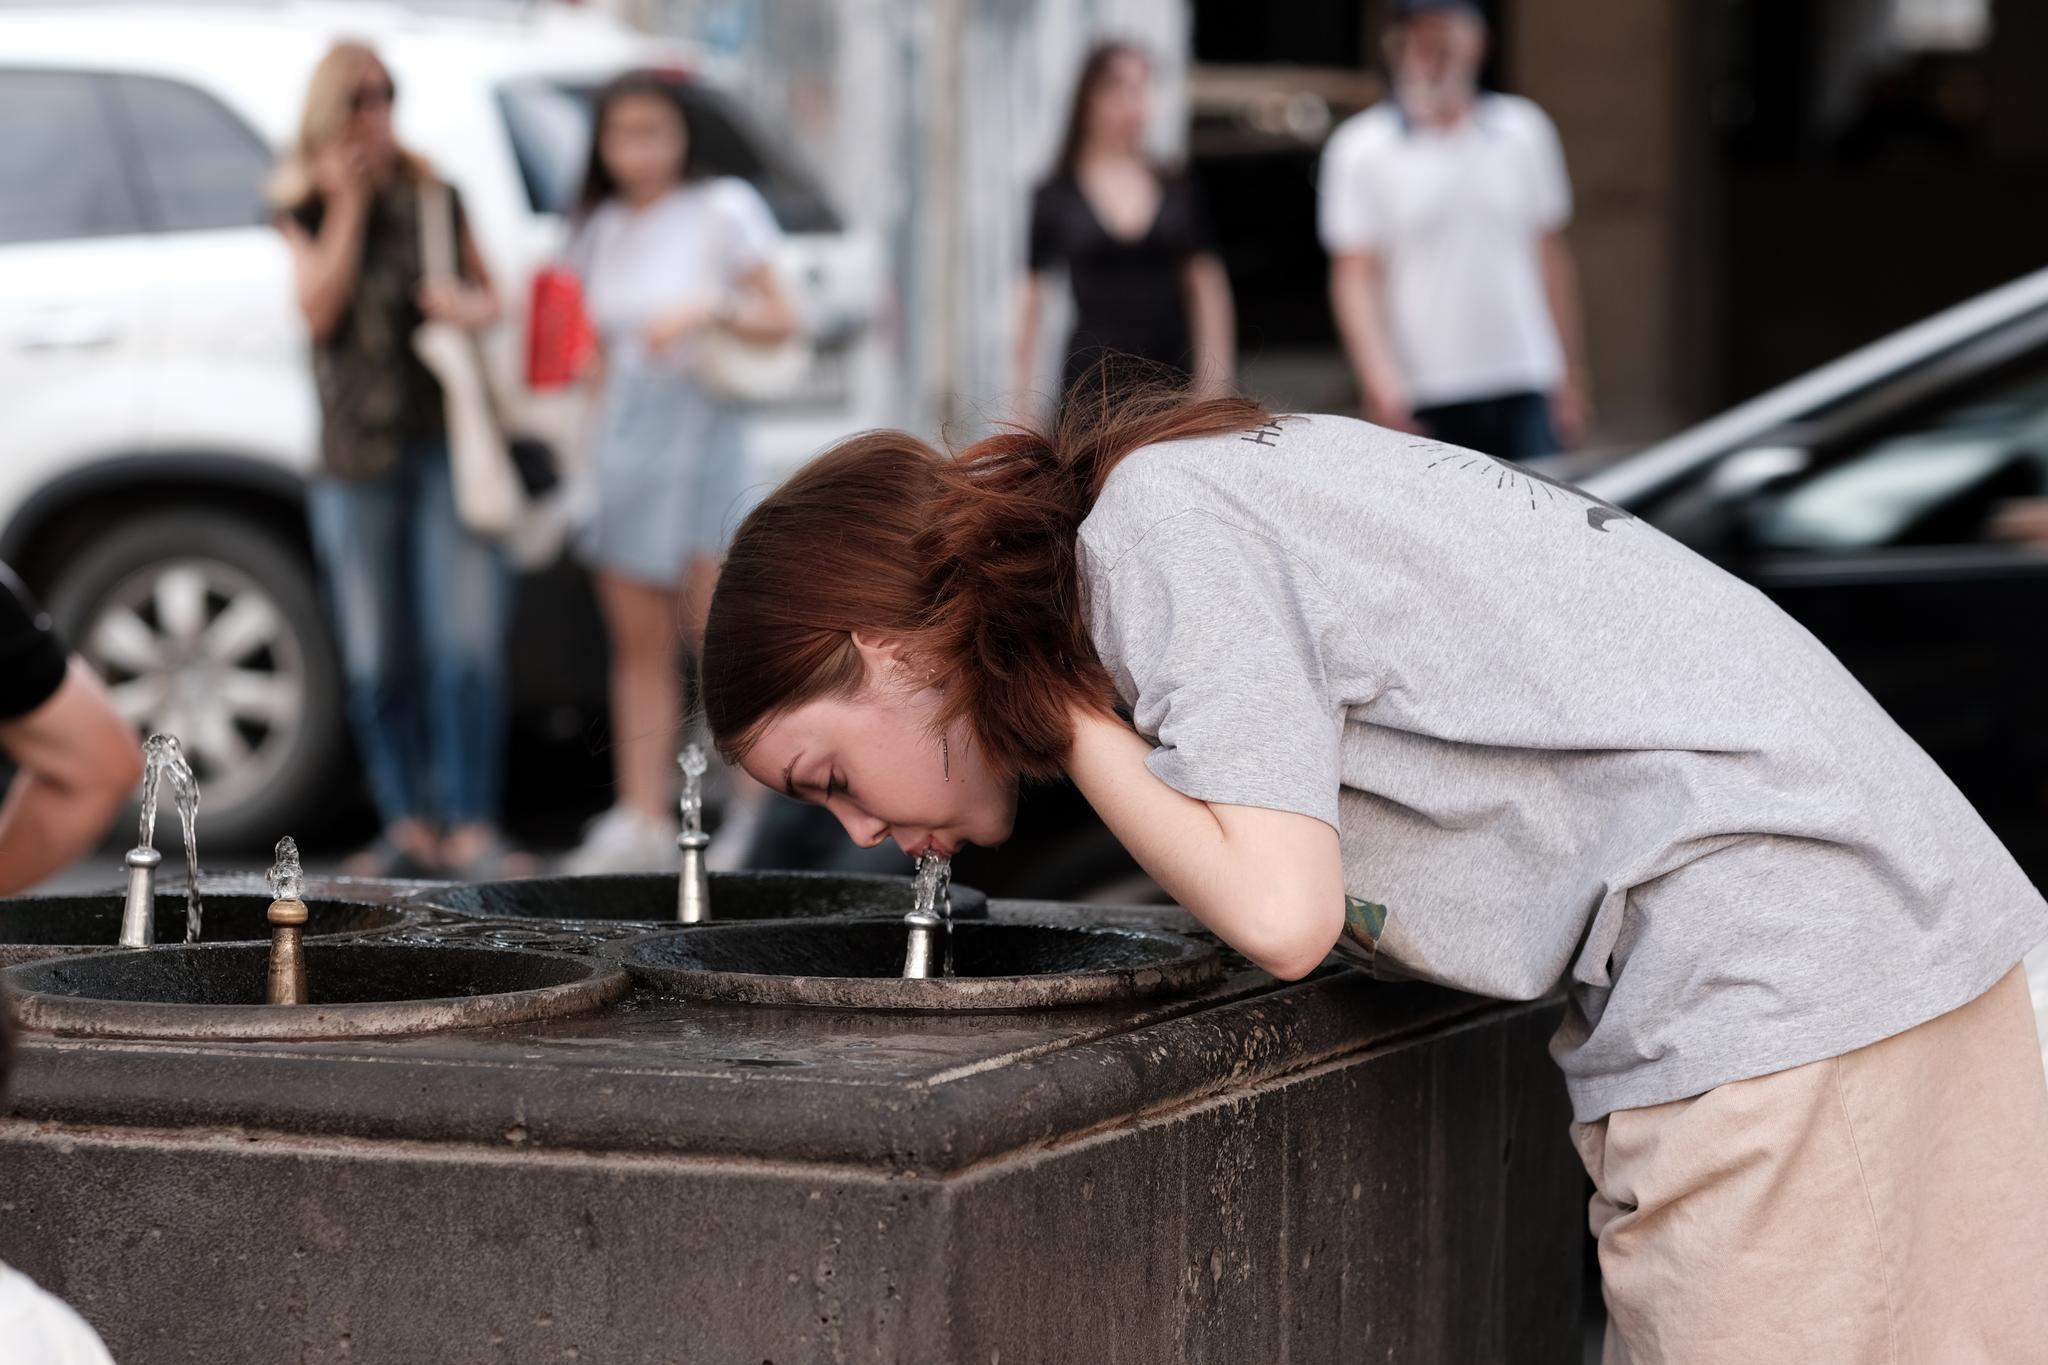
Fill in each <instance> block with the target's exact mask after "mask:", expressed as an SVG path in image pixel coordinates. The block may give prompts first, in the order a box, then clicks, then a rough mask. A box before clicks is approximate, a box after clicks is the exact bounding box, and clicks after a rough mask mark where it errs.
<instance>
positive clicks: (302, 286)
mask: <svg viewBox="0 0 2048 1365" xmlns="http://www.w3.org/2000/svg"><path fill="white" fill-rule="evenodd" d="M369 202H370V201H369V196H368V195H366V194H362V193H346V194H340V195H332V196H329V197H328V199H327V201H326V203H327V207H326V211H325V212H324V213H323V214H322V215H321V218H320V230H319V231H318V232H317V233H311V232H307V231H306V230H305V229H304V228H302V227H300V226H299V224H298V223H297V222H296V221H295V220H293V219H292V218H290V217H289V216H286V217H282V218H279V219H278V231H280V232H282V233H283V234H284V240H285V243H286V245H287V246H289V247H290V248H291V253H292V284H293V287H294V291H295V294H296V297H297V299H298V304H299V312H300V313H301V314H303V315H304V316H305V319H306V327H307V329H308V330H309V331H311V332H312V334H313V339H314V340H315V341H325V340H326V339H327V338H328V337H329V336H331V335H333V333H334V329H335V327H336V326H337V325H338V324H339V323H340V322H341V316H342V314H343V313H345V312H346V311H347V310H348V297H349V294H350V293H352V292H353V291H354V289H355V287H356V268H357V266H358V265H360V264H361V261H362V256H363V223H364V220H365V219H366V218H367V217H368V216H369Z"/></svg>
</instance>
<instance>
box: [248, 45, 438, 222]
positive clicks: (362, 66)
mask: <svg viewBox="0 0 2048 1365" xmlns="http://www.w3.org/2000/svg"><path fill="white" fill-rule="evenodd" d="M373 68H374V69H376V70H378V71H383V72H385V73H386V75H387V76H388V75H389V68H388V67H386V66H385V65H384V60H383V58H381V57H379V56H378V55H377V49H375V48H373V47H371V46H370V45H369V44H368V43H365V42H361V41H358V40H356V39H352V38H343V39H340V40H338V41H337V42H336V43H335V44H334V46H332V47H330V48H328V49H327V54H326V55H325V56H323V57H322V58H321V59H320V61H319V64H318V65H316V66H315V67H314V68H313V74H312V76H311V78H309V79H308V80H307V82H306V102H305V105H304V107H303V108H302V109H301V110H300V111H299V131H298V136H297V137H295V138H294V139H293V140H292V145H291V148H290V150H289V151H287V152H286V153H285V154H284V157H283V159H282V160H281V161H279V162H278V166H277V171H276V173H275V174H274V175H272V176H271V178H270V188H269V198H270V203H271V206H272V207H273V208H278V209H293V208H297V207H298V206H299V205H301V204H303V203H305V202H306V201H307V200H308V199H311V198H312V197H313V196H314V195H315V194H316V193H317V192H318V191H317V189H316V188H315V186H314V184H313V172H312V165H313V158H314V157H316V156H318V155H319V154H320V151H321V149H322V148H324V147H325V146H327V144H328V143H330V142H332V141H334V140H335V139H336V138H338V137H340V136H341V134H342V132H343V130H345V129H346V128H347V127H348V121H349V116H350V115H351V114H352V113H354V107H353V102H354V99H355V93H356V87H357V86H358V85H359V84H361V82H362V78H363V74H364V73H365V72H366V71H369V70H371V69H373ZM398 164H399V166H400V168H401V169H402V170H403V171H404V172H405V173H406V174H408V175H411V176H412V177H413V178H415V179H418V180H431V179H432V178H433V175H434V172H433V168H432V166H430V165H429V164H428V162H427V160H426V158H425V157H422V156H419V155H418V154H416V153H414V152H411V151H408V150H407V149H406V148H405V147H403V146H400V147H399V149H398Z"/></svg>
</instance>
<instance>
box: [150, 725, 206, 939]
mask: <svg viewBox="0 0 2048 1365" xmlns="http://www.w3.org/2000/svg"><path fill="white" fill-rule="evenodd" d="M164 781H168V782H169V783H170V784H171V801H172V804H174V805H175V806H176V807H177V809H178V827H179V831H180V832H181V833H182V834H183V835H184V836H185V942H187V943H197V942H199V931H200V922H201V919H202V917H203V913H204V908H205V907H204V906H203V905H202V904H201V901H200V895H199V829H198V824H199V780H198V778H197V777H195V776H194V775H193V772H192V765H191V764H190V763H188V762H186V761H185V750H184V747H183V746H182V745H180V744H179V743H178V737H177V736H176V735H151V736H150V737H149V738H148V740H146V741H145V742H144V743H143V746H142V827H141V830H140V831H139V833H140V835H141V838H140V840H139V841H138V842H139V845H140V847H143V848H155V847H156V797H157V786H158V784H159V783H160V782H164Z"/></svg>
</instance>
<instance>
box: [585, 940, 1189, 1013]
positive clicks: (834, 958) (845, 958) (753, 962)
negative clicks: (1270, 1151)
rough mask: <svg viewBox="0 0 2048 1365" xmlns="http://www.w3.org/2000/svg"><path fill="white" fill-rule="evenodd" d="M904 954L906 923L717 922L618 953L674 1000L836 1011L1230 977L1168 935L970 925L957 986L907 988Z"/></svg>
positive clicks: (913, 983)
mask: <svg viewBox="0 0 2048 1365" xmlns="http://www.w3.org/2000/svg"><path fill="white" fill-rule="evenodd" d="M942 938H943V934H942ZM906 943H907V934H906V931H905V929H904V925H903V921H902V919H901V918H900V917H895V918H889V919H858V920H853V919H836V920H834V919H813V920H783V921H780V922H772V923H764V922H756V923H752V924H749V923H744V922H739V923H726V924H721V923H717V922H713V923H710V924H699V925H692V926H690V927H688V928H683V929H677V930H673V931H671V932H669V933H663V934H650V935H647V936H646V937H644V938H638V939H633V940H631V941H629V942H626V943H621V944H617V945H615V946H614V947H613V948H611V949H610V950H608V952H609V955H611V956H614V957H616V958H617V959H618V960H619V961H620V962H622V963H624V964H625V966H626V968H627V970H628V971H630V972H632V973H633V975H634V976H635V977H637V978H639V979H640V980H641V981H643V982H645V983H647V984H648V985H650V986H654V987H656V988H658V989H660V990H663V991H666V992H669V993H670V994H673V995H679V996H683V997H685V998H689V999H697V1000H717V1001H724V1002H727V1003H734V1004H750V1005H812V1006H820V1007H824V1008H830V1009H872V1010H913V1011H931V1012H950V1011H955V1010H1028V1009H1044V1008H1049V1007H1056V1006H1064V1005H1094V1004H1102V1003H1105V1002H1110V1001H1115V1002H1119V1003H1121V1002H1127V1001H1133V1000H1142V999H1145V998H1146V997H1148V996H1154V995H1160V994H1164V993H1168V992H1179V991H1188V990H1193V989H1195V988H1196V987H1199V986H1202V985H1205V984H1207V983H1208V982H1210V981H1213V980H1215V979H1216V978H1217V977H1218V976H1220V975H1221V974H1222V971H1223V959H1222V955H1221V954H1220V953H1218V952H1217V950H1216V949H1215V948H1214V947H1212V946H1211V945H1209V944H1205V943H1198V942H1196V941H1194V940H1193V939H1188V938H1183V937H1181V936H1180V935H1178V934H1172V933H1168V932H1166V931H1165V930H1161V929H1137V928H1128V929H1126V928H1100V927H1094V926H1080V925H1050V924H1029V923H1020V922H1015V921H1004V922H1000V923H991V922H988V921H983V920H969V921H966V922H964V923H956V924H955V925H954V926H953V965H954V970H955V972H956V975H954V976H950V977H936V978H930V979H915V980H906V979H905V978H904V977H903V976H902V975H901V973H902V971H903V954H904V949H905V946H906ZM942 951H943V950H942Z"/></svg>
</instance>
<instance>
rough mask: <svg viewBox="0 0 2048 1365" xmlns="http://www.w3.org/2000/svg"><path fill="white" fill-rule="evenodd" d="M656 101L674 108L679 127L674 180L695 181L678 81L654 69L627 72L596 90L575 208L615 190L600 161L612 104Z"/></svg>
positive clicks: (693, 144)
mask: <svg viewBox="0 0 2048 1365" xmlns="http://www.w3.org/2000/svg"><path fill="white" fill-rule="evenodd" d="M633 98H646V99H654V100H660V101H661V102H662V103H663V104H665V105H667V106H668V107H669V108H670V109H672V110H674V111H675V116H676V122H677V123H679V124H681V125H682V129H683V160H682V164H681V165H679V166H677V167H676V179H678V180H695V179H697V178H698V177H699V175H700V174H701V173H702V171H701V168H700V166H699V164H698V156H697V139H696V138H694V137H692V136H690V110H689V106H688V105H686V104H684V103H683V92H682V83H681V82H680V81H678V80H676V79H675V78H673V77H670V76H664V75H662V74H661V73H660V72H658V71H628V72H626V73H625V74H624V75H622V76H618V77H616V78H614V79H613V81H612V82H611V84H609V85H607V86H605V88H604V89H603V90H601V91H599V92H598V95H597V104H596V107H595V110H594V112H593V113H592V114H591V117H590V163H589V164H588V165H587V166H585V167H584V168H583V188H582V189H581V190H579V191H578V192H577V195H576V211H577V212H578V213H579V214H583V213H589V212H590V211H591V210H593V209H595V208H596V207H597V206H598V205H599V204H602V203H603V202H604V201H605V200H607V199H609V198H611V197H612V196H613V195H615V194H617V193H618V192H619V182H618V181H616V180H614V179H613V178H612V173H611V171H610V170H609V169H608V168H607V167H606V166H605V164H604V148H603V143H604V121H605V119H606V118H607V117H609V116H610V114H611V111H612V106H613V105H615V104H617V103H618V102H619V101H620V100H623V99H633Z"/></svg>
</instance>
